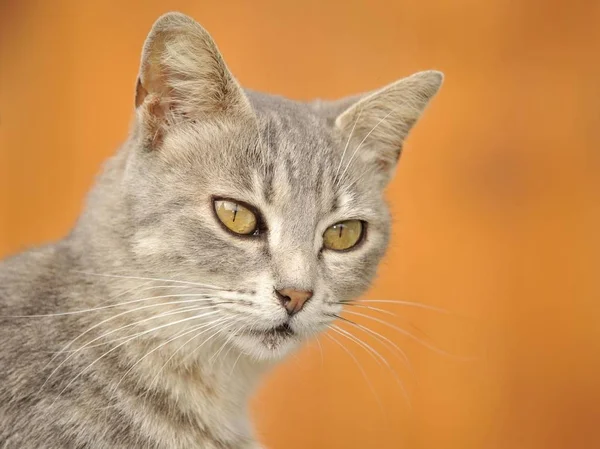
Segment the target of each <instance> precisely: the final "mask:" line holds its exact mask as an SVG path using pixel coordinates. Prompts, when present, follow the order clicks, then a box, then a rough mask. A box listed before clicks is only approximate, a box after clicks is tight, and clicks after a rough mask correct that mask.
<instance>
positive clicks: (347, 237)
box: [323, 220, 364, 251]
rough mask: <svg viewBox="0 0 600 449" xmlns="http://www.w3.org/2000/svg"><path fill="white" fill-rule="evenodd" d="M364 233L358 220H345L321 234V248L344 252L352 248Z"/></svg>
mask: <svg viewBox="0 0 600 449" xmlns="http://www.w3.org/2000/svg"><path fill="white" fill-rule="evenodd" d="M363 232H364V226H363V223H362V221H360V220H346V221H342V222H340V223H336V224H334V225H333V226H329V227H328V228H327V229H326V230H325V232H324V233H323V246H325V248H327V249H333V250H335V251H344V250H347V249H350V248H352V247H353V246H355V245H356V244H357V243H358V242H360V240H361V237H362V235H363Z"/></svg>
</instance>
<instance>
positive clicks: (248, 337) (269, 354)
mask: <svg viewBox="0 0 600 449" xmlns="http://www.w3.org/2000/svg"><path fill="white" fill-rule="evenodd" d="M233 341H234V344H235V345H237V346H238V348H239V349H240V350H241V351H242V352H243V353H244V354H246V355H248V356H250V357H252V358H255V359H257V360H261V361H266V360H273V361H277V360H281V359H283V358H285V357H286V356H287V355H288V354H290V353H291V352H293V351H294V350H296V349H297V348H298V347H299V346H300V344H301V343H302V341H301V339H300V337H299V336H298V335H295V334H293V333H290V332H287V331H286V330H279V329H278V330H272V331H267V332H247V333H243V334H240V335H237V336H236V337H235V339H234V340H233Z"/></svg>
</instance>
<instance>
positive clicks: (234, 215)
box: [231, 204, 238, 222]
mask: <svg viewBox="0 0 600 449" xmlns="http://www.w3.org/2000/svg"><path fill="white" fill-rule="evenodd" d="M237 213H238V205H237V204H234V205H233V219H232V220H231V221H233V222H235V217H236V216H237Z"/></svg>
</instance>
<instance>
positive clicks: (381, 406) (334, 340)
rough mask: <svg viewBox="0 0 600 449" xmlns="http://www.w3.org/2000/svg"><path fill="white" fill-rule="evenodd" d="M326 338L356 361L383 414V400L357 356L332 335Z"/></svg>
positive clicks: (327, 335)
mask: <svg viewBox="0 0 600 449" xmlns="http://www.w3.org/2000/svg"><path fill="white" fill-rule="evenodd" d="M325 336H326V337H328V338H329V339H330V340H333V342H334V343H336V344H337V345H338V346H339V347H340V348H342V349H343V350H344V352H345V353H346V354H348V356H350V358H351V359H352V360H353V361H354V363H355V364H356V366H357V367H358V369H359V371H360V373H361V375H362V376H363V378H364V379H365V381H366V382H367V386H368V387H369V390H371V393H373V396H375V401H376V402H377V405H379V409H380V410H381V411H382V412H383V404H382V402H381V398H380V397H379V395H378V394H377V391H376V390H375V387H373V383H372V382H371V380H370V379H369V376H367V373H366V372H365V370H364V368H363V367H362V365H361V364H360V362H359V361H358V359H357V358H356V356H355V355H354V354H352V351H350V350H349V349H348V348H346V347H345V346H344V345H343V344H342V343H341V342H340V341H339V340H338V339H337V338H335V337H334V336H333V335H331V334H325Z"/></svg>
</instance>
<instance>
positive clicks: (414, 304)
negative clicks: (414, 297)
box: [356, 299, 452, 315]
mask: <svg viewBox="0 0 600 449" xmlns="http://www.w3.org/2000/svg"><path fill="white" fill-rule="evenodd" d="M356 302H357V303H374V304H375V303H380V304H397V305H401V306H409V307H417V308H420V309H427V310H432V311H434V312H439V313H443V314H446V315H452V312H450V311H448V310H446V309H442V308H440V307H436V306H430V305H428V304H422V303H420V302H412V301H400V300H395V299H360V300H358V301H356Z"/></svg>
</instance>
